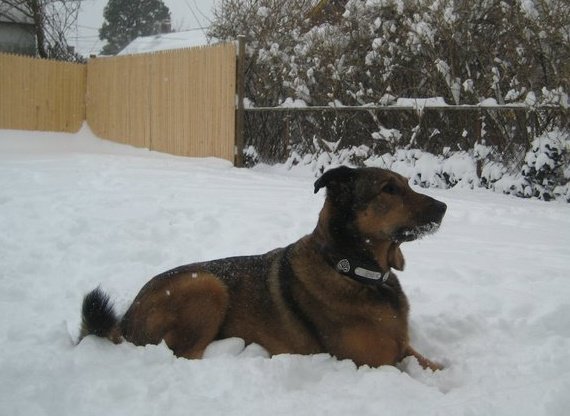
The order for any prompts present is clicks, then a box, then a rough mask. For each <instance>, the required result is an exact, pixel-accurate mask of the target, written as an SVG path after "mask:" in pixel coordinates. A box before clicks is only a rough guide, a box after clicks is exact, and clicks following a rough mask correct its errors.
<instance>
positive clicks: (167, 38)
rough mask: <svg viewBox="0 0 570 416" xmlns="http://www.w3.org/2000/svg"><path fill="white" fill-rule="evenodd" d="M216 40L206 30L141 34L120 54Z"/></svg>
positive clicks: (207, 42) (177, 47) (180, 46)
mask: <svg viewBox="0 0 570 416" xmlns="http://www.w3.org/2000/svg"><path fill="white" fill-rule="evenodd" d="M215 42H216V40H215V39H212V40H208V38H207V36H206V31H205V30H189V31H185V32H172V33H162V34H159V35H152V36H140V37H138V38H136V39H135V40H133V41H132V42H131V43H129V44H128V45H127V46H125V48H124V49H123V50H122V51H121V52H119V53H118V55H132V54H137V53H148V52H159V51H165V50H171V49H182V48H191V47H195V46H206V45H208V44H211V43H215Z"/></svg>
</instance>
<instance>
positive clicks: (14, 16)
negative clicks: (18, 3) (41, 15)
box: [0, 2, 34, 24]
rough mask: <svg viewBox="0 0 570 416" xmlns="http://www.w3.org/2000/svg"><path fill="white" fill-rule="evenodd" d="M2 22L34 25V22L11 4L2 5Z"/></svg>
mask: <svg viewBox="0 0 570 416" xmlns="http://www.w3.org/2000/svg"><path fill="white" fill-rule="evenodd" d="M0 22H8V23H23V24H34V20H33V19H32V18H31V17H30V16H27V15H26V14H24V13H22V12H21V11H20V10H18V9H16V8H15V7H13V6H12V5H10V4H9V3H5V2H3V3H0Z"/></svg>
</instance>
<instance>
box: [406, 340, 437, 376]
mask: <svg viewBox="0 0 570 416" xmlns="http://www.w3.org/2000/svg"><path fill="white" fill-rule="evenodd" d="M410 356H412V357H415V358H416V360H418V363H419V364H420V365H421V366H422V368H423V369H424V370H425V369H427V368H429V369H430V370H432V371H437V370H443V368H444V367H443V365H441V364H438V363H436V362H434V361H431V360H428V359H427V358H426V357H424V356H423V355H421V354H420V353H419V352H417V351H416V350H414V349H413V348H412V347H411V346H408V348H407V349H406V352H405V353H404V358H405V357H410Z"/></svg>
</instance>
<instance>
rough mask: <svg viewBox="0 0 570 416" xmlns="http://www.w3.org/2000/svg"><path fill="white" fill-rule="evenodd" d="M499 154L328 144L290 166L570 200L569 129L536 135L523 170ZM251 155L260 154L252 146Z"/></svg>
mask: <svg viewBox="0 0 570 416" xmlns="http://www.w3.org/2000/svg"><path fill="white" fill-rule="evenodd" d="M494 152H495V150H494V149H493V148H491V147H488V146H480V145H478V146H476V147H475V148H474V149H471V150H469V151H455V152H454V151H449V150H448V151H447V152H446V153H445V154H443V155H434V154H431V153H429V152H426V151H423V150H420V149H398V150H396V151H395V152H393V153H384V154H382V155H378V154H377V153H375V152H374V151H373V150H372V149H371V148H370V147H367V146H353V147H351V148H344V149H340V150H337V149H336V147H334V146H333V147H330V146H329V147H328V148H327V149H320V150H319V151H317V152H316V153H307V154H305V155H303V156H302V155H301V154H299V153H298V152H295V151H294V152H293V153H292V154H291V156H290V157H289V159H288V160H287V162H286V163H285V165H286V166H287V167H288V168H289V169H297V168H301V169H308V170H310V171H312V172H313V173H314V174H315V176H319V175H320V174H322V173H323V172H324V171H325V170H327V169H329V168H331V167H336V166H340V165H348V166H354V167H357V166H374V167H379V168H383V169H390V170H393V171H395V172H398V173H400V174H401V175H403V176H405V177H407V178H410V182H411V183H413V184H415V185H419V186H422V187H424V188H452V187H456V186H459V187H468V188H476V187H481V188H487V189H491V190H493V191H496V192H501V193H504V194H510V195H516V196H519V197H525V198H529V197H532V198H539V199H543V200H546V201H549V200H553V199H555V200H560V201H566V202H570V132H568V131H562V130H556V131H553V132H550V133H545V134H543V135H542V136H541V137H539V138H537V139H536V140H535V141H534V142H533V146H532V149H531V150H530V151H529V152H528V153H527V155H526V158H525V163H524V165H523V167H522V169H520V170H519V171H513V170H509V169H508V168H507V167H506V166H505V165H503V164H502V163H500V162H497V161H493V160H491V158H490V157H489V154H490V153H494ZM248 154H256V152H255V150H254V149H252V148H250V149H249V150H248ZM482 155H483V158H482ZM478 163H480V164H481V168H480V174H479V175H478V172H477V171H478V169H477V164H478Z"/></svg>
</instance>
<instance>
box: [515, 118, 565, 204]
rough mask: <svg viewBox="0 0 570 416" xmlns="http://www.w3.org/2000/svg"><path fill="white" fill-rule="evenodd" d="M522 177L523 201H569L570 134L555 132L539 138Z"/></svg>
mask: <svg viewBox="0 0 570 416" xmlns="http://www.w3.org/2000/svg"><path fill="white" fill-rule="evenodd" d="M522 175H523V177H524V178H525V180H526V184H525V185H526V186H524V189H523V190H522V192H521V196H524V197H529V196H533V197H538V198H541V199H544V200H547V201H548V200H550V199H555V198H556V197H559V198H560V197H562V198H564V197H566V199H568V197H569V196H570V195H569V194H568V188H569V182H570V132H569V131H566V132H563V131H561V130H558V129H557V130H554V131H552V132H547V133H544V134H543V135H541V136H540V137H537V138H536V139H535V140H534V141H533V142H532V147H531V149H530V150H529V151H528V153H527V154H526V157H525V164H524V166H523V168H522Z"/></svg>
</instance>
